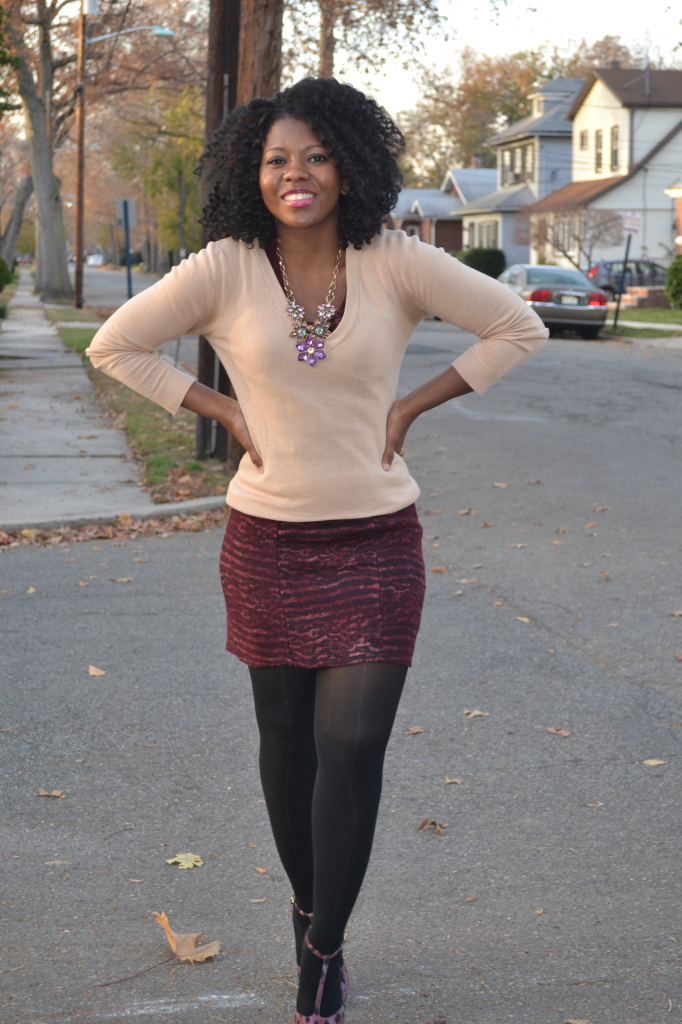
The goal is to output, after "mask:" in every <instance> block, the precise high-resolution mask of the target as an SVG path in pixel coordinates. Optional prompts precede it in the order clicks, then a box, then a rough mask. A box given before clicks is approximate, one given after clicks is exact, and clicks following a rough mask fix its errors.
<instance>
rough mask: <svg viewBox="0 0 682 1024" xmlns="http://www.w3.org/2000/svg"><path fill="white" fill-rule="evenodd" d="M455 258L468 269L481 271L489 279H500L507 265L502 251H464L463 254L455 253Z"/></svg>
mask: <svg viewBox="0 0 682 1024" xmlns="http://www.w3.org/2000/svg"><path fill="white" fill-rule="evenodd" d="M453 256H456V257H457V259H458V260H461V262H462V263H465V264H466V265H467V267H473V269H474V270H480V272H481V273H482V274H487V275H488V277H499V276H500V274H501V273H502V271H503V270H504V268H505V267H506V265H507V261H506V259H505V258H504V253H503V252H502V250H501V249H464V250H463V251H462V252H457V253H453Z"/></svg>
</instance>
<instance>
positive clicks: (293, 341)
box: [88, 79, 547, 1024]
mask: <svg viewBox="0 0 682 1024" xmlns="http://www.w3.org/2000/svg"><path fill="white" fill-rule="evenodd" d="M402 149H403V138H402V135H401V133H400V132H399V130H398V129H397V128H396V126H395V125H394V124H393V122H392V121H391V120H390V118H389V117H388V115H387V114H386V112H385V111H384V110H382V109H381V108H380V107H379V106H377V104H376V103H375V102H374V101H372V100H370V99H367V98H366V97H365V96H364V95H362V93H360V92H358V91H357V90H355V89H353V88H352V87H351V86H349V85H341V84H339V83H338V82H336V81H335V80H334V79H317V80H314V79H305V80H304V81H301V82H299V83H298V84H297V85H295V86H293V87H292V88H290V89H287V90H285V91H284V92H282V93H279V94H278V95H277V96H275V97H274V99H272V100H261V99H258V100H253V101H252V102H251V103H249V105H248V106H246V107H241V108H239V109H237V110H235V111H234V112H233V113H232V114H230V115H229V117H228V118H227V119H226V120H225V122H224V123H223V125H222V126H221V128H220V129H219V131H218V132H217V133H216V136H215V139H214V141H213V143H212V145H211V146H210V147H209V150H208V153H207V155H206V157H205V161H204V166H205V169H207V170H208V173H209V174H210V179H209V180H210V183H211V185H212V190H211V193H210V199H209V202H208V204H207V206H206V209H205V210H204V223H205V224H206V225H207V226H208V227H209V228H210V232H211V237H212V238H213V239H215V241H213V242H211V243H209V245H208V246H207V247H206V248H205V249H203V250H202V251H201V252H199V253H197V254H196V255H192V256H190V257H189V259H187V260H184V261H183V262H182V263H181V264H180V266H178V267H174V268H173V270H172V271H171V272H170V274H168V275H167V276H166V277H165V278H164V279H163V280H162V281H159V282H158V283H157V284H155V285H154V286H153V287H152V288H150V289H148V290H147V291H145V292H143V293H142V294H140V295H138V296H136V297H135V298H134V299H132V300H131V301H130V302H128V303H126V305H125V306H123V307H122V308H121V309H120V310H119V311H118V312H117V313H115V314H114V316H112V317H111V319H110V320H109V321H107V323H106V324H105V326H104V327H103V328H102V329H101V330H100V331H99V332H98V334H97V335H96V337H95V339H94V341H93V342H92V345H91V347H90V348H89V349H88V354H89V356H90V358H91V360H92V362H93V364H94V365H95V366H97V367H100V368H101V369H103V370H105V371H106V372H107V373H110V374H112V376H115V377H117V378H118V379H119V380H121V381H123V382H124V383H125V384H128V385H129V386H130V387H132V388H134V389H135V390H137V391H139V392H140V393H142V394H143V395H146V396H147V397H149V398H152V399H154V401H156V402H158V403H159V404H160V405H162V406H163V407H164V408H165V409H167V410H169V411H170V412H172V413H175V412H177V410H178V408H179V407H180V406H181V405H182V406H184V407H185V408H187V409H191V410H192V411H193V412H196V413H200V414H201V415H202V416H206V417H209V418H211V419H214V420H217V421H218V422H219V423H222V424H223V425H224V426H225V427H226V428H227V429H228V430H229V431H230V432H231V433H232V434H234V435H235V437H237V438H238V439H239V441H241V443H242V444H243V446H244V448H245V449H246V454H245V455H244V457H243V458H242V460H241V462H240V465H239V469H238V471H237V473H236V475H235V477H234V478H233V479H232V481H231V482H230V485H229V488H228V492H227V502H228V504H229V506H230V508H231V513H230V518H229V522H228V525H227V530H226V533H225V541H224V545H223V552H222V557H221V576H222V581H223V587H224V591H225V598H226V605H227V615H228V650H230V651H232V652H233V653H234V654H236V655H237V657H238V658H240V659H241V660H242V661H244V662H245V663H246V664H247V665H248V667H249V671H250V675H251V681H252V685H253V694H254V699H255V710H256V717H257V721H258V727H259V730H260V738H261V746H260V770H261V777H262V782H263V791H264V794H265V799H266V803H267V808H268V813H269V816H270V821H271V823H272V829H273V833H274V837H275V842H276V845H277V849H278V852H279V855H280V857H281V859H282V863H283V865H284V868H285V870H286V872H287V875H288V876H289V879H290V881H291V885H292V888H293V893H294V897H293V901H292V902H293V908H292V913H293V925H294V933H295V940H296V953H297V960H298V963H299V975H300V976H299V990H298V997H297V1003H296V1022H297V1024H304V1022H305V1024H322V1022H331V1021H333V1022H335V1024H342V1022H343V1021H344V1004H345V997H346V993H347V988H348V982H347V974H346V970H345V967H344V966H343V961H342V954H341V947H342V941H343V936H344V929H345V926H346V923H347V921H348V918H349V916H350V913H351V910H352V908H353V905H354V903H355V900H356V898H357V895H358V891H359V889H360V886H361V883H362V880H363V877H364V874H365V869H366V867H367V863H368V860H369V856H370V850H371V846H372V839H373V834H374V826H375V822H376V817H377V812H378V807H379V798H380V792H381V776H382V767H383V759H384V751H385V748H386V744H387V742H388V739H389V735H390V732H391V728H392V725H393V720H394V717H395V713H396V709H397V706H398V701H399V700H400V695H401V692H402V689H403V684H404V682H405V676H406V673H407V669H408V667H409V665H410V664H411V662H412V652H413V649H414V643H415V639H416V635H417V630H418V628H419V620H420V616H421V609H422V601H423V594H424V564H423V559H422V553H421V532H422V531H421V527H420V525H419V522H418V519H417V515H416V511H415V504H414V502H415V499H416V498H417V496H418V494H419V489H418V487H417V484H416V483H415V481H414V480H413V479H412V477H411V476H410V474H409V472H408V469H407V466H406V464H405V462H404V461H403V458H402V455H403V444H404V442H405V437H406V435H407V432H408V429H409V427H410V425H411V424H412V423H413V422H414V420H415V419H416V418H417V417H418V416H419V415H420V414H421V413H422V412H424V411H425V410H427V409H431V408H433V407H434V406H437V405H440V404H441V403H442V402H446V401H448V400H449V399H451V398H455V397H456V396H458V395H464V394H466V393H468V392H470V391H472V390H476V391H477V392H478V393H479V394H480V393H482V392H483V391H485V389H486V388H487V387H488V386H489V385H490V384H492V383H493V382H494V381H495V380H496V379H497V378H498V377H500V376H501V375H502V374H503V373H505V372H506V371H507V370H510V369H511V368H512V367H514V366H516V365H517V364H519V363H521V362H523V361H524V360H525V359H527V358H528V357H529V356H531V355H532V354H533V353H534V352H536V351H537V350H538V349H539V348H541V347H542V345H543V344H544V341H545V338H546V335H547V332H546V330H545V329H544V328H543V326H542V324H541V322H540V320H539V319H538V317H537V316H536V315H535V314H534V313H533V312H532V311H531V310H530V309H529V308H528V307H527V306H526V305H525V304H524V303H523V302H522V301H521V300H520V299H519V298H518V297H517V296H516V295H515V294H514V293H513V292H511V291H509V290H508V289H506V288H505V287H503V286H502V285H500V284H498V283H497V282H496V281H493V280H492V279H490V278H488V277H484V276H483V275H481V274H479V273H477V272H476V271H473V270H470V269H468V268H467V267H465V266H464V265H463V264H461V263H459V262H458V261H457V260H455V259H453V258H452V257H450V256H448V255H446V254H445V253H444V252H443V251H442V250H439V249H436V248H434V247H433V246H430V245H425V244H423V243H422V242H420V241H418V240H417V239H416V238H408V237H407V236H406V235H405V234H404V233H403V232H400V231H395V232H393V231H382V219H383V218H384V217H385V216H386V215H387V214H388V213H389V212H390V211H391V209H392V208H393V207H394V205H395V202H396V200H397V197H398V192H399V189H400V187H401V176H400V171H399V169H398V165H397V157H398V156H399V155H400V154H401V152H402ZM429 315H435V316H438V317H440V318H441V319H442V320H445V321H449V322H450V323H453V324H456V325H457V326H459V327H462V328H464V329H465V330H467V331H471V332H472V333H473V334H475V335H477V336H478V337H479V338H481V339H482V340H481V341H479V342H478V343H476V344H474V345H473V346H472V347H471V348H470V349H468V351H466V352H465V353H464V354H463V355H462V356H460V357H459V358H458V359H457V360H455V362H454V363H453V365H452V366H450V367H449V368H448V369H446V370H445V371H444V372H443V373H441V374H440V375H439V376H438V377H436V378H434V379H433V380H431V381H429V382H428V383H426V384H423V385H422V386H421V387H419V388H417V389H416V390H414V391H412V392H411V393H410V394H408V395H406V396H405V397H404V398H400V399H397V400H396V399H395V393H396V386H397V381H398V373H399V370H400V363H401V360H402V356H403V353H404V350H405V347H406V345H407V342H408V340H409V338H410V335H411V333H412V331H413V329H414V328H415V326H416V325H417V324H418V323H419V322H420V321H421V320H422V319H423V318H424V317H426V316H429ZM184 333H190V334H204V335H206V337H208V338H209V340H210V342H211V344H212V345H213V347H214V349H215V351H216V352H217V353H218V356H219V357H220V359H221V361H222V362H223V364H224V365H225V367H226V369H227V372H228V374H229V377H230V380H231V381H232V383H233V385H234V388H235V393H236V395H237V398H236V399H231V398H227V397H225V396H224V395H220V394H218V393H216V392H215V391H212V390H211V389H210V388H207V387H205V386H204V385H202V384H199V383H197V382H195V381H194V380H193V379H192V378H191V377H189V376H188V375H186V374H185V373H183V372H182V371H180V370H178V369H176V368H174V367H172V366H170V365H169V364H168V363H166V362H165V361H163V360H162V359H160V358H159V357H158V353H157V351H156V349H157V348H158V346H159V345H161V344H163V343H164V342H165V341H168V340H169V339H171V338H173V337H176V336H178V335H180V334H184ZM313 371H314V372H313Z"/></svg>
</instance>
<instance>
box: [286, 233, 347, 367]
mask: <svg viewBox="0 0 682 1024" xmlns="http://www.w3.org/2000/svg"><path fill="white" fill-rule="evenodd" d="M342 255H343V249H339V251H338V252H337V254H336V264H335V266H334V273H333V274H332V281H331V284H330V285H329V290H328V291H327V295H326V297H325V300H324V302H323V303H322V304H321V305H320V306H318V307H317V316H316V317H315V323H313V324H311V323H308V322H307V321H306V318H305V310H304V308H303V306H300V305H299V304H298V303H297V302H296V299H295V298H294V293H293V292H292V290H291V285H290V284H289V278H288V277H287V272H286V269H285V267H284V260H283V259H282V250H281V249H280V247H279V239H277V260H278V262H279V269H280V270H281V271H282V282H283V284H284V294H285V295H286V297H287V300H288V302H289V305H288V306H287V314H288V316H290V317H291V319H292V320H293V322H294V329H293V331H292V332H291V333H290V335H289V337H290V338H295V339H296V348H297V349H298V360H299V362H301V363H307V364H308V366H317V363H318V361H319V360H320V359H324V358H325V356H326V352H325V351H324V343H325V341H326V340H327V338H328V337H329V335H330V334H331V331H330V330H329V324H330V323H331V320H332V317H333V316H334V314H335V313H336V307H335V306H334V305H333V301H334V295H335V294H336V279H337V277H338V276H339V268H340V266H341V257H342Z"/></svg>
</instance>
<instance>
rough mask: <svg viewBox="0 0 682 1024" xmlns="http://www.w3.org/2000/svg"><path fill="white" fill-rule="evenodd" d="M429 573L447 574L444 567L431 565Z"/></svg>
mask: <svg viewBox="0 0 682 1024" xmlns="http://www.w3.org/2000/svg"><path fill="white" fill-rule="evenodd" d="M431 572H447V569H446V568H445V566H444V565H433V566H432V567H431Z"/></svg>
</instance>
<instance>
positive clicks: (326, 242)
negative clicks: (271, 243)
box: [275, 211, 339, 263]
mask: <svg viewBox="0 0 682 1024" xmlns="http://www.w3.org/2000/svg"><path fill="white" fill-rule="evenodd" d="M335 212H336V211H335ZM275 231H276V234H277V238H278V240H279V245H280V249H281V251H282V255H283V257H284V258H285V259H289V260H292V259H293V260H294V261H296V262H299V261H301V262H308V261H310V260H314V261H315V262H317V263H319V262H320V261H323V262H324V261H325V259H328V260H330V261H331V262H332V263H333V262H334V261H335V259H336V254H337V252H338V251H339V221H338V216H334V217H333V218H332V217H329V218H327V220H326V221H323V222H322V223H321V224H315V225H314V226H313V227H309V228H292V227H290V226H289V225H287V224H282V222H281V221H277V220H276V221H275Z"/></svg>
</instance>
